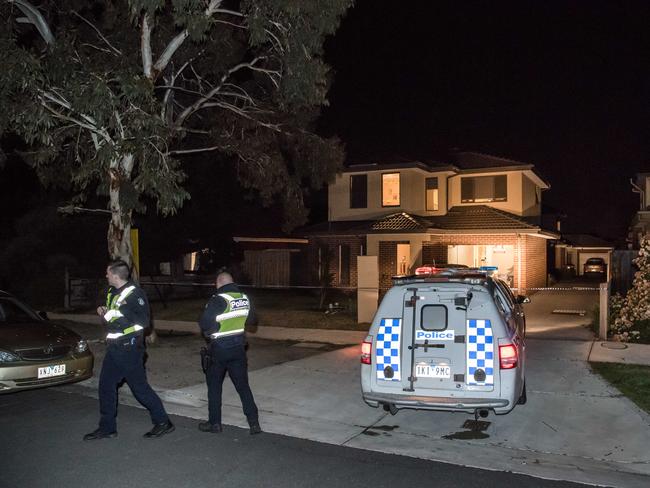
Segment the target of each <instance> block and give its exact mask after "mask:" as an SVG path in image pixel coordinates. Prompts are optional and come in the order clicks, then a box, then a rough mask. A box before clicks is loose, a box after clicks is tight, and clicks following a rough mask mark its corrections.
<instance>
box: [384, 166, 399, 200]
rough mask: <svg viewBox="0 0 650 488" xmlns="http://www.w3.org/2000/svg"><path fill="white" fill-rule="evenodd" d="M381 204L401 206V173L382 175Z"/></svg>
mask: <svg viewBox="0 0 650 488" xmlns="http://www.w3.org/2000/svg"><path fill="white" fill-rule="evenodd" d="M381 204H382V206H383V207H399V205H400V200H399V173H387V174H383V175H381Z"/></svg>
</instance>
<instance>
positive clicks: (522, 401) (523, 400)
mask: <svg viewBox="0 0 650 488" xmlns="http://www.w3.org/2000/svg"><path fill="white" fill-rule="evenodd" d="M526 401H527V398H526V381H525V380H524V387H523V389H522V390H521V396H520V397H519V401H518V402H517V405H525V404H526Z"/></svg>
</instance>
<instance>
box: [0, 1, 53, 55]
mask: <svg viewBox="0 0 650 488" xmlns="http://www.w3.org/2000/svg"><path fill="white" fill-rule="evenodd" d="M7 1H8V2H9V3H15V4H16V6H17V7H18V8H19V9H20V10H21V11H22V13H23V14H25V16H26V18H24V17H23V18H21V19H17V21H18V22H25V21H27V22H28V23H30V24H33V25H34V27H36V29H37V30H38V33H39V34H40V35H41V37H42V38H43V40H44V41H45V43H46V44H47V45H48V46H50V45H52V44H54V34H52V31H51V30H50V26H49V25H48V23H47V21H46V20H45V17H43V14H41V13H40V12H39V11H38V9H37V8H36V7H34V6H33V5H32V4H31V3H29V2H28V1H27V0H7Z"/></svg>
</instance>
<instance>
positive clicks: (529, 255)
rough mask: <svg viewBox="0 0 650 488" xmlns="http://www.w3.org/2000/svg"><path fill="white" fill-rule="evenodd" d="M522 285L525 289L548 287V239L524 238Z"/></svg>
mask: <svg viewBox="0 0 650 488" xmlns="http://www.w3.org/2000/svg"><path fill="white" fill-rule="evenodd" d="M522 240H523V247H524V251H523V253H522V256H523V257H524V258H525V259H523V260H522V275H523V276H524V277H525V278H522V282H523V283H522V285H523V287H524V288H539V287H543V286H546V243H547V241H546V239H542V238H541V237H533V236H523V237H522ZM525 291H526V290H524V292H525Z"/></svg>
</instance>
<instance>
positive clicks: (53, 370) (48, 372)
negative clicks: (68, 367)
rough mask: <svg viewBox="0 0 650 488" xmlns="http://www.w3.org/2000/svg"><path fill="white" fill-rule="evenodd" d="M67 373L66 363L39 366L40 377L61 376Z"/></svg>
mask: <svg viewBox="0 0 650 488" xmlns="http://www.w3.org/2000/svg"><path fill="white" fill-rule="evenodd" d="M64 374H65V364H55V365H54V366H45V367H43V368H38V377H39V378H51V377H52V376H61V375H64Z"/></svg>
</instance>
